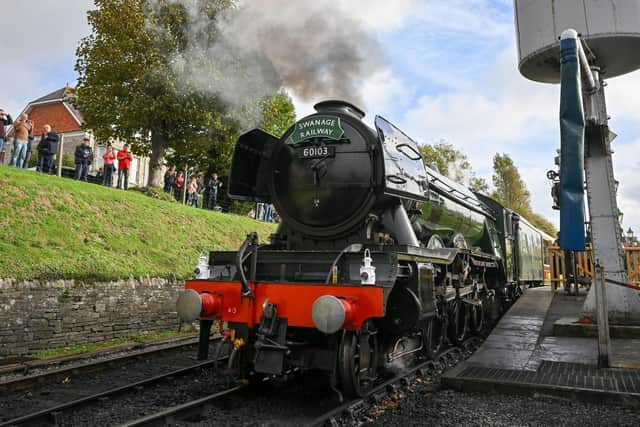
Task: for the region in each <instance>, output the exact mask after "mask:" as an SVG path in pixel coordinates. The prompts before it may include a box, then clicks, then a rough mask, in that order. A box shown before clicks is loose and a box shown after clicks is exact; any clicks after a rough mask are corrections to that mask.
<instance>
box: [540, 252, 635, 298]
mask: <svg viewBox="0 0 640 427" xmlns="http://www.w3.org/2000/svg"><path fill="white" fill-rule="evenodd" d="M547 251H548V259H549V267H550V268H549V270H550V277H549V282H550V283H551V289H552V291H555V290H556V289H557V288H558V287H562V286H564V283H565V281H566V280H568V277H569V276H570V275H571V265H570V262H568V261H569V260H568V258H567V257H568V254H567V252H565V251H563V250H562V249H560V248H559V247H558V246H549V247H548V248H547ZM575 257H576V274H577V276H578V278H580V279H583V280H584V279H588V281H589V282H592V281H593V278H594V275H595V266H594V263H593V248H592V246H591V245H587V250H586V251H584V252H575ZM624 257H625V266H626V269H627V275H628V277H629V282H630V283H631V284H634V285H640V246H630V245H626V246H624ZM567 268H569V271H567Z"/></svg>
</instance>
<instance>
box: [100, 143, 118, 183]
mask: <svg viewBox="0 0 640 427" xmlns="http://www.w3.org/2000/svg"><path fill="white" fill-rule="evenodd" d="M102 159H103V160H104V185H105V186H106V187H109V188H111V187H113V175H114V174H115V172H116V166H115V164H114V163H115V160H116V155H115V154H114V153H113V146H112V145H111V144H109V145H107V151H106V152H105V153H104V154H103V155H102Z"/></svg>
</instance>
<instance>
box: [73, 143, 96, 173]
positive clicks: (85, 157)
mask: <svg viewBox="0 0 640 427" xmlns="http://www.w3.org/2000/svg"><path fill="white" fill-rule="evenodd" d="M74 157H75V163H76V179H77V180H78V181H84V182H87V173H88V172H89V165H91V162H92V161H93V150H92V149H91V147H90V146H89V137H87V136H85V137H84V138H82V144H80V145H78V146H77V147H76V151H75V153H74Z"/></svg>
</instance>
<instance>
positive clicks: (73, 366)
mask: <svg viewBox="0 0 640 427" xmlns="http://www.w3.org/2000/svg"><path fill="white" fill-rule="evenodd" d="M197 344H198V339H197V338H186V339H181V340H179V341H177V342H171V343H166V344H159V345H157V346H153V347H148V348H144V349H141V350H134V351H131V352H127V353H125V354H119V355H116V356H113V357H109V356H106V357H105V356H103V355H100V354H98V355H97V356H96V357H101V358H100V359H98V360H90V361H87V360H86V359H87V357H77V358H64V359H62V360H57V361H55V362H44V361H40V360H39V361H28V362H22V363H19V364H13V365H11V366H7V367H4V368H3V369H1V370H0V375H1V377H4V378H7V379H6V380H0V392H9V391H16V390H23V389H28V388H31V387H33V386H34V385H38V384H46V383H50V382H55V381H59V380H64V379H66V378H69V377H72V376H74V375H79V374H85V373H88V372H95V371H99V370H102V369H107V368H113V367H116V366H120V365H123V364H126V363H129V362H131V361H133V360H139V359H144V358H147V357H149V356H153V355H156V354H159V353H162V352H166V351H171V350H176V349H180V348H184V347H189V346H195V345H197ZM56 365H63V366H61V367H57V368H56V367H55V366H56ZM32 371H35V373H32Z"/></svg>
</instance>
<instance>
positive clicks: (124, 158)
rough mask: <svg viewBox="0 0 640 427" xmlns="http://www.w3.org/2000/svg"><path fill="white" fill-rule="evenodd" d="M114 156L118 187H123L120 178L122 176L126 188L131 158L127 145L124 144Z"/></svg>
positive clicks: (127, 186)
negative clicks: (116, 162) (116, 166)
mask: <svg viewBox="0 0 640 427" xmlns="http://www.w3.org/2000/svg"><path fill="white" fill-rule="evenodd" d="M116 157H117V159H118V188H123V187H122V184H123V182H122V181H123V180H122V178H123V177H124V189H125V190H127V189H128V188H129V168H130V167H131V160H133V156H132V155H131V152H130V151H129V146H128V145H127V144H124V147H123V148H122V150H120V151H118V155H117V156H116Z"/></svg>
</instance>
